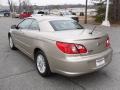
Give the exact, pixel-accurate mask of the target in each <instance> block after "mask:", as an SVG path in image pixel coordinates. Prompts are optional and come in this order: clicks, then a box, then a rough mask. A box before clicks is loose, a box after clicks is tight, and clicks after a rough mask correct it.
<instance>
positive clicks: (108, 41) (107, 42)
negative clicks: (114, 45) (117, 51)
mask: <svg viewBox="0 0 120 90" xmlns="http://www.w3.org/2000/svg"><path fill="white" fill-rule="evenodd" d="M106 47H107V48H109V47H110V39H109V37H107V40H106Z"/></svg>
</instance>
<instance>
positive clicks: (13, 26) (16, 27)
mask: <svg viewBox="0 0 120 90" xmlns="http://www.w3.org/2000/svg"><path fill="white" fill-rule="evenodd" d="M11 29H19V27H18V26H17V25H12V26H11Z"/></svg>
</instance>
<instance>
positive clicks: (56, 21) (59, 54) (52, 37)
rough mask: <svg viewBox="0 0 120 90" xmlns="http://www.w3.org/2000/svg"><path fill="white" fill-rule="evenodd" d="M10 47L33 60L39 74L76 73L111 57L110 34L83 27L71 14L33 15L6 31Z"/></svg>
mask: <svg viewBox="0 0 120 90" xmlns="http://www.w3.org/2000/svg"><path fill="white" fill-rule="evenodd" d="M8 38H9V45H10V48H11V49H16V48H17V49H19V50H21V51H22V52H23V53H25V54H26V55H28V56H29V57H30V58H32V59H33V60H35V63H36V68H37V70H38V72H39V73H40V75H41V76H44V77H45V76H48V75H50V74H51V73H59V74H62V75H66V76H78V75H81V74H85V73H90V72H93V71H96V70H99V69H100V68H102V67H104V66H106V65H108V64H109V63H110V62H111V60H112V52H113V50H112V48H111V46H110V40H109V36H108V34H106V33H102V32H99V31H96V30H88V29H85V28H83V27H82V26H81V25H80V24H79V23H78V22H76V21H75V20H73V19H71V18H67V17H62V16H32V17H29V18H26V19H24V20H23V21H21V22H20V23H19V24H18V25H12V26H11V29H10V31H9V32H8Z"/></svg>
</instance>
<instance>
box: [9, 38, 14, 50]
mask: <svg viewBox="0 0 120 90" xmlns="http://www.w3.org/2000/svg"><path fill="white" fill-rule="evenodd" d="M9 46H10V48H11V49H12V50H16V47H15V45H14V43H13V40H12V37H11V36H9Z"/></svg>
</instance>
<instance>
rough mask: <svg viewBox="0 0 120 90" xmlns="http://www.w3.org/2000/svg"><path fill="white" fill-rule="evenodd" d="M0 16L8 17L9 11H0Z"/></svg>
mask: <svg viewBox="0 0 120 90" xmlns="http://www.w3.org/2000/svg"><path fill="white" fill-rule="evenodd" d="M0 16H4V17H9V16H10V11H9V10H0Z"/></svg>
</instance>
